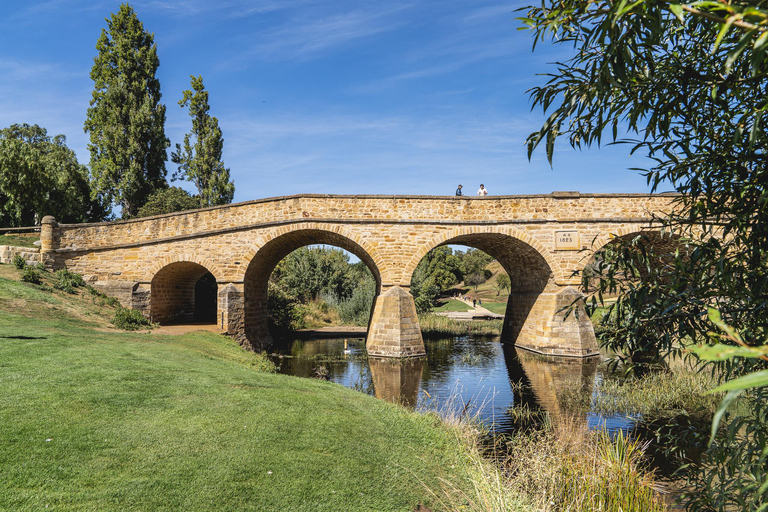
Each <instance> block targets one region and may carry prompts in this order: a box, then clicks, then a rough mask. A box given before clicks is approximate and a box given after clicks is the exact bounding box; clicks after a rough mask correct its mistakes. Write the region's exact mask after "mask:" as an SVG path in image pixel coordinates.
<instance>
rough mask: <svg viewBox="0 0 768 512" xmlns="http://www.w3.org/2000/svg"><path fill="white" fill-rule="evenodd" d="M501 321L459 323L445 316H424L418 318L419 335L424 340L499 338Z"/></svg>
mask: <svg viewBox="0 0 768 512" xmlns="http://www.w3.org/2000/svg"><path fill="white" fill-rule="evenodd" d="M503 324H504V322H503V320H476V321H475V320H473V321H459V320H453V319H452V318H448V317H445V316H438V315H430V314H424V315H421V316H419V325H420V326H421V334H422V336H424V337H425V338H444V337H450V336H464V335H467V334H472V335H473V336H499V335H501V328H502V326H503Z"/></svg>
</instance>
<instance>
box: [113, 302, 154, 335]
mask: <svg viewBox="0 0 768 512" xmlns="http://www.w3.org/2000/svg"><path fill="white" fill-rule="evenodd" d="M112 323H113V324H114V325H115V327H117V328H118V329H122V330H124V331H138V330H139V329H149V328H151V327H152V323H151V322H150V321H149V320H147V318H146V317H145V316H144V315H142V314H141V311H139V310H136V309H130V308H124V307H122V306H118V307H117V311H115V317H114V319H113V320H112Z"/></svg>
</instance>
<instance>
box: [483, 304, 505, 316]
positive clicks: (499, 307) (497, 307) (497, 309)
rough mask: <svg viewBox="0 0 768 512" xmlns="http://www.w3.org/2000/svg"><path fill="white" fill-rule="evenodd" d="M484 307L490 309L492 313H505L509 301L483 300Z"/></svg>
mask: <svg viewBox="0 0 768 512" xmlns="http://www.w3.org/2000/svg"><path fill="white" fill-rule="evenodd" d="M483 307H484V308H485V309H487V310H488V311H490V312H491V313H496V314H497V315H504V314H506V313H507V303H506V302H486V301H483Z"/></svg>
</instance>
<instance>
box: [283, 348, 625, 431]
mask: <svg viewBox="0 0 768 512" xmlns="http://www.w3.org/2000/svg"><path fill="white" fill-rule="evenodd" d="M424 344H425V346H426V349H427V357H426V358H422V359H414V360H392V359H382V358H368V357H367V356H366V353H365V340H364V339H362V338H357V339H351V338H350V339H347V340H346V350H345V340H344V339H317V340H295V341H285V342H282V343H278V344H277V345H276V346H274V347H273V348H272V349H271V352H272V353H273V360H274V361H275V363H276V364H277V365H278V366H279V372H280V373H285V374H288V375H296V376H299V377H314V376H316V375H317V373H318V372H319V373H323V374H326V375H327V377H328V379H329V380H331V381H333V382H336V383H339V384H342V385H343V386H346V387H349V388H352V389H356V390H358V391H361V392H364V393H368V394H370V395H374V396H376V397H378V398H380V399H382V400H387V401H390V402H395V403H400V404H403V405H405V406H407V407H411V408H414V409H416V410H436V411H442V412H445V411H446V410H448V411H453V412H455V413H457V414H462V413H463V414H468V415H471V416H475V417H476V418H478V419H480V420H481V421H483V422H484V423H485V424H486V425H487V426H489V427H491V428H492V429H493V430H494V431H495V432H498V433H505V432H511V431H513V430H514V429H515V428H517V426H518V424H519V422H520V415H519V413H518V414H515V413H514V412H512V411H511V408H512V407H513V406H517V408H518V410H520V408H522V410H523V411H531V412H536V411H542V410H543V411H546V412H547V413H548V414H549V415H550V416H558V415H561V414H564V413H569V414H571V411H564V410H562V408H563V406H562V405H561V402H562V400H561V399H560V398H559V397H562V394H563V393H569V394H570V395H571V396H573V395H579V394H581V395H582V397H581V398H582V400H587V401H588V400H589V396H590V394H591V393H592V388H593V385H594V382H595V380H596V379H601V378H602V373H601V371H600V369H599V368H598V363H599V358H590V359H575V358H562V357H559V358H552V357H545V356H540V355H538V354H533V353H531V352H528V351H524V350H516V349H515V348H514V347H510V346H506V345H502V344H501V343H500V342H499V340H498V338H488V337H472V336H459V337H455V338H445V339H437V340H425V341H424ZM575 418H576V421H577V422H581V423H583V424H584V425H585V426H586V427H588V428H602V427H603V426H604V427H605V428H607V429H608V430H609V431H611V430H615V429H617V428H620V429H630V428H632V427H633V425H634V421H635V420H634V418H628V417H626V416H625V415H615V416H602V415H599V414H594V413H583V412H582V413H580V414H576V416H575Z"/></svg>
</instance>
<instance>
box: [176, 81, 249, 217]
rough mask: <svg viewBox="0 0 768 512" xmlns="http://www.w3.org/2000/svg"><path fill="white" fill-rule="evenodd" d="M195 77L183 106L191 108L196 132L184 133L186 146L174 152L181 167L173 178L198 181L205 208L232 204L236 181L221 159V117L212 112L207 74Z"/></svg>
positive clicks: (177, 148) (193, 128) (196, 184)
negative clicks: (213, 115)
mask: <svg viewBox="0 0 768 512" xmlns="http://www.w3.org/2000/svg"><path fill="white" fill-rule="evenodd" d="M191 79H192V90H187V91H184V96H183V98H182V99H181V101H179V105H180V106H181V107H182V108H183V107H187V106H188V107H189V115H190V116H191V117H192V133H188V134H186V135H185V136H184V147H183V148H182V147H181V145H179V144H176V151H174V152H173V153H172V154H171V159H172V160H173V162H174V163H176V164H178V166H179V170H178V171H177V172H176V173H174V175H173V179H178V178H181V179H185V180H187V181H191V182H192V183H194V184H195V187H197V194H198V197H199V199H200V206H201V207H206V206H215V205H219V204H229V203H231V202H232V198H233V197H234V195H235V184H234V183H233V182H231V181H230V180H229V169H227V168H226V167H224V163H223V162H222V161H221V151H222V148H223V147H224V139H223V137H222V136H221V129H219V120H218V119H216V118H215V117H212V116H211V115H210V114H209V113H208V111H209V110H210V106H209V105H208V91H206V90H205V87H204V86H203V77H202V76H198V77H194V76H192V77H191ZM193 139H194V140H193Z"/></svg>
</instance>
